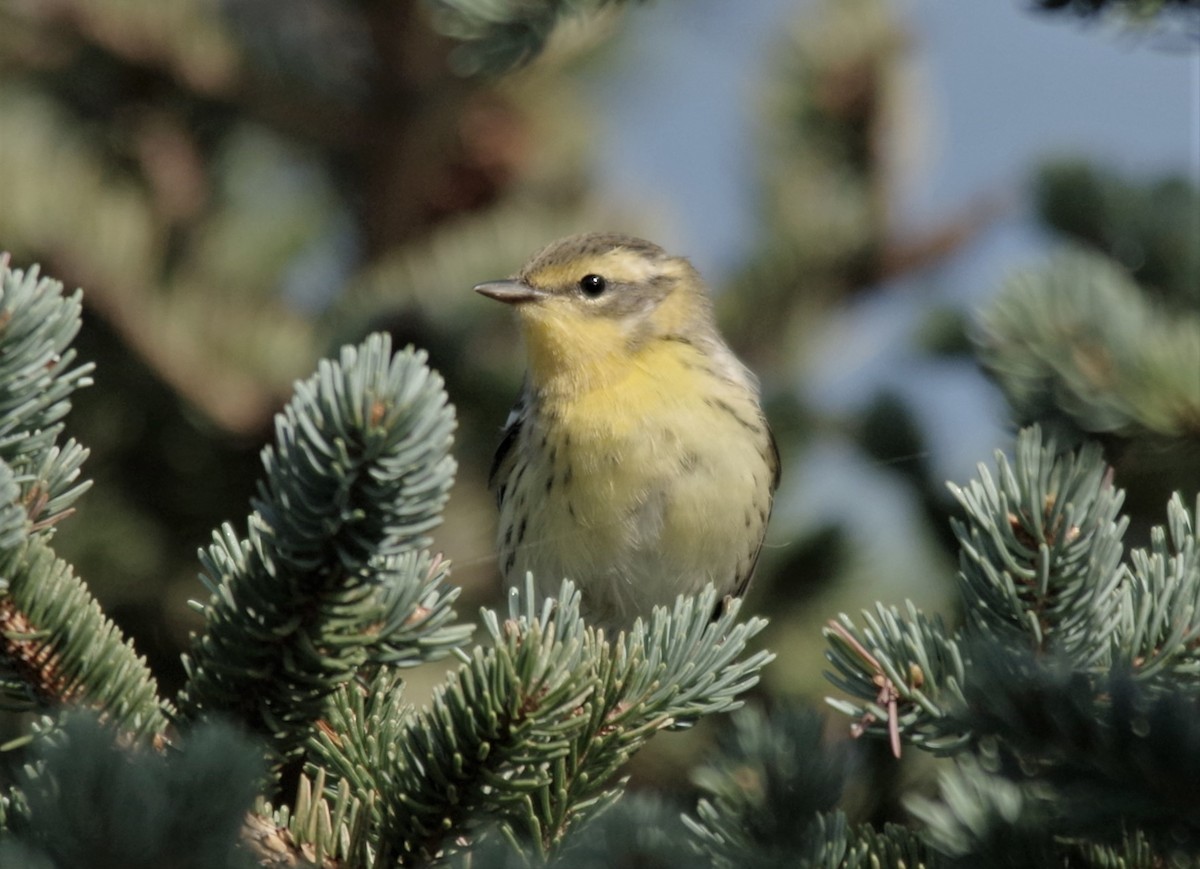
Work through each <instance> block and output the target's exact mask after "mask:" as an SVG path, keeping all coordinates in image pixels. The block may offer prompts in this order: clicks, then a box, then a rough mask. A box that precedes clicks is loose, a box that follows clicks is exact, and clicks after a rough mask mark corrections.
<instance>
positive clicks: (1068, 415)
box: [977, 249, 1200, 446]
mask: <svg viewBox="0 0 1200 869" xmlns="http://www.w3.org/2000/svg"><path fill="white" fill-rule="evenodd" d="M977 345H978V352H979V357H980V360H981V362H982V363H983V365H984V366H985V367H986V368H987V369H988V371H989V372H990V373H991V374H992V376H993V377H995V378H996V380H997V382H998V383H999V384H1000V387H1001V389H1003V390H1004V393H1005V396H1006V397H1007V398H1008V401H1009V404H1010V405H1011V406H1012V408H1013V411H1014V413H1015V415H1016V417H1017V418H1018V420H1019V421H1021V422H1023V423H1030V422H1036V421H1039V420H1040V421H1043V422H1045V423H1047V424H1048V425H1050V426H1051V427H1053V428H1056V429H1062V430H1065V431H1067V432H1069V433H1070V434H1072V435H1073V436H1074V437H1075V439H1079V438H1080V436H1081V435H1083V434H1106V435H1115V436H1119V437H1122V438H1130V439H1135V438H1149V439H1150V440H1151V441H1159V442H1161V441H1164V440H1180V441H1184V442H1186V443H1188V444H1191V445H1193V446H1194V445H1195V444H1196V443H1198V442H1200V311H1198V310H1195V309H1191V310H1181V311H1172V312H1170V313H1168V312H1167V311H1165V310H1163V309H1162V308H1161V306H1160V305H1158V304H1156V303H1155V302H1154V301H1152V300H1149V299H1147V298H1146V295H1145V294H1144V293H1143V292H1142V290H1141V289H1140V288H1139V287H1138V286H1137V285H1136V284H1134V283H1133V281H1132V280H1130V278H1129V275H1128V274H1127V273H1125V272H1124V271H1123V270H1122V269H1121V268H1120V267H1118V266H1117V265H1116V264H1115V263H1114V262H1113V261H1112V260H1110V259H1108V258H1107V257H1105V256H1102V255H1100V254H1097V253H1094V252H1090V251H1086V250H1082V249H1081V250H1069V251H1066V252H1064V253H1062V254H1060V255H1059V256H1057V257H1056V258H1055V259H1053V260H1052V261H1051V262H1049V263H1048V264H1047V265H1046V266H1045V267H1043V268H1040V269H1035V270H1030V271H1025V272H1022V273H1019V274H1017V275H1016V276H1014V277H1013V278H1012V279H1011V280H1009V281H1008V283H1007V284H1005V286H1004V287H1003V288H1002V289H1001V291H1000V293H999V295H998V296H997V297H996V299H995V301H994V302H993V303H992V304H991V306H990V307H989V308H988V309H987V310H986V311H985V312H984V314H983V316H982V318H981V322H980V334H979V336H978V338H977Z"/></svg>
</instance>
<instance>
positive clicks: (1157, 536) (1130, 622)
mask: <svg viewBox="0 0 1200 869" xmlns="http://www.w3.org/2000/svg"><path fill="white" fill-rule="evenodd" d="M1197 518H1200V495H1197V500H1196V505H1195V507H1194V508H1193V510H1192V511H1191V512H1189V511H1188V509H1187V507H1186V506H1184V503H1183V499H1182V498H1181V497H1180V496H1179V494H1178V493H1176V494H1175V495H1174V496H1173V497H1172V498H1171V501H1170V503H1169V504H1168V505H1167V526H1166V528H1161V527H1155V528H1154V529H1152V530H1151V534H1150V541H1151V542H1150V546H1149V548H1147V549H1135V550H1133V552H1131V553H1130V561H1131V566H1130V570H1129V575H1128V580H1127V584H1126V586H1125V589H1124V590H1125V592H1126V593H1125V594H1124V595H1123V596H1122V601H1121V603H1122V605H1123V613H1122V618H1121V620H1120V636H1119V641H1118V642H1119V647H1120V649H1121V650H1122V652H1123V654H1122V664H1123V666H1125V667H1127V668H1128V669H1129V670H1130V672H1132V673H1133V674H1135V675H1136V676H1137V677H1138V678H1143V679H1151V680H1154V681H1155V682H1158V683H1162V684H1163V690H1166V691H1174V690H1178V688H1179V687H1180V683H1182V685H1183V686H1186V687H1187V689H1188V690H1195V688H1197V687H1200V543H1198V542H1197V533H1196V522H1197Z"/></svg>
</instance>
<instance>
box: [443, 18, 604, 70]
mask: <svg viewBox="0 0 1200 869" xmlns="http://www.w3.org/2000/svg"><path fill="white" fill-rule="evenodd" d="M618 2H628V0H426V3H427V5H428V6H429V7H430V10H431V12H432V13H433V20H434V25H435V26H436V27H437V29H438V30H440V31H441V32H442V33H444V34H446V35H447V36H451V37H454V38H455V39H458V40H460V41H461V43H462V44H461V45H459V47H458V50H457V51H456V52H455V53H454V55H453V60H454V61H455V63H456V66H457V67H458V69H459V71H460V72H461V73H462V74H464V75H475V74H478V73H490V74H498V73H503V72H507V71H509V70H511V69H513V68H514V67H519V66H522V65H524V64H526V63H529V62H530V61H531V60H533V58H535V57H536V56H537V55H538V54H539V53H540V52H541V50H542V48H544V47H545V44H546V41H547V40H548V39H549V38H550V34H551V33H553V32H554V28H555V27H556V26H557V25H558V23H559V21H561V20H562V19H563V18H566V17H568V16H571V15H580V14H584V13H588V12H595V11H597V10H599V9H601V8H602V7H604V6H608V5H615V4H616V3H618Z"/></svg>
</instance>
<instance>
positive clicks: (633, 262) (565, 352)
mask: <svg viewBox="0 0 1200 869" xmlns="http://www.w3.org/2000/svg"><path fill="white" fill-rule="evenodd" d="M475 289H476V291H477V292H479V293H482V294H483V295H485V296H488V297H489V298H493V299H496V300H498V301H501V302H506V303H508V304H511V305H513V306H514V307H515V308H516V309H517V313H518V314H519V315H520V319H521V324H522V328H523V331H524V333H525V341H526V345H527V347H528V350H529V365H530V376H531V378H532V379H533V381H534V383H535V384H541V383H546V382H549V381H550V380H552V379H554V378H562V377H567V378H571V379H576V380H578V379H592V378H594V377H596V376H600V377H607V376H609V375H612V374H614V373H619V368H620V366H621V365H626V364H633V363H634V360H636V358H637V354H638V351H639V350H640V349H642V348H643V347H646V346H648V345H650V344H651V343H653V342H655V341H658V340H663V339H675V340H680V339H687V340H695V341H700V340H707V339H708V336H710V335H711V334H713V326H712V311H711V304H710V302H709V299H708V295H707V292H706V291H705V288H704V284H703V282H702V280H701V278H700V276H699V274H698V273H697V272H696V270H695V269H694V268H693V267H692V265H691V264H690V263H689V262H688V261H687V260H686V259H684V258H682V257H676V256H671V255H670V254H668V253H667V252H666V251H664V250H663V249H662V248H661V247H659V246H658V245H656V244H653V243H651V242H648V241H644V240H642V239H640V238H634V237H632V236H627V235H616V234H605V233H589V234H586V235H575V236H570V237H568V238H564V239H561V240H559V241H556V242H554V243H552V244H550V245H549V246H547V247H546V248H544V249H543V250H541V251H540V252H538V253H537V254H535V255H534V256H533V258H532V259H530V260H529V262H528V263H526V264H525V266H524V267H523V268H522V269H521V270H520V272H518V273H517V275H516V276H515V277H514V278H511V279H509V280H504V281H492V282H489V283H485V284H480V285H478V286H477V287H475ZM614 368H615V369H616V370H615V371H614Z"/></svg>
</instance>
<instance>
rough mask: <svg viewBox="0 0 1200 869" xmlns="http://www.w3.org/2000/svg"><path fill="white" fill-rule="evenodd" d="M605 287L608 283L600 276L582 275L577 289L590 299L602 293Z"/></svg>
mask: <svg viewBox="0 0 1200 869" xmlns="http://www.w3.org/2000/svg"><path fill="white" fill-rule="evenodd" d="M607 286H608V282H607V281H606V280H604V278H602V277H601V276H600V275H584V276H583V277H582V278H580V279H579V289H581V290H583V294H584V295H585V296H587V297H588V298H590V299H594V298H596V296H598V295H600V294H601V293H603V292H604V288H605V287H607Z"/></svg>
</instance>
